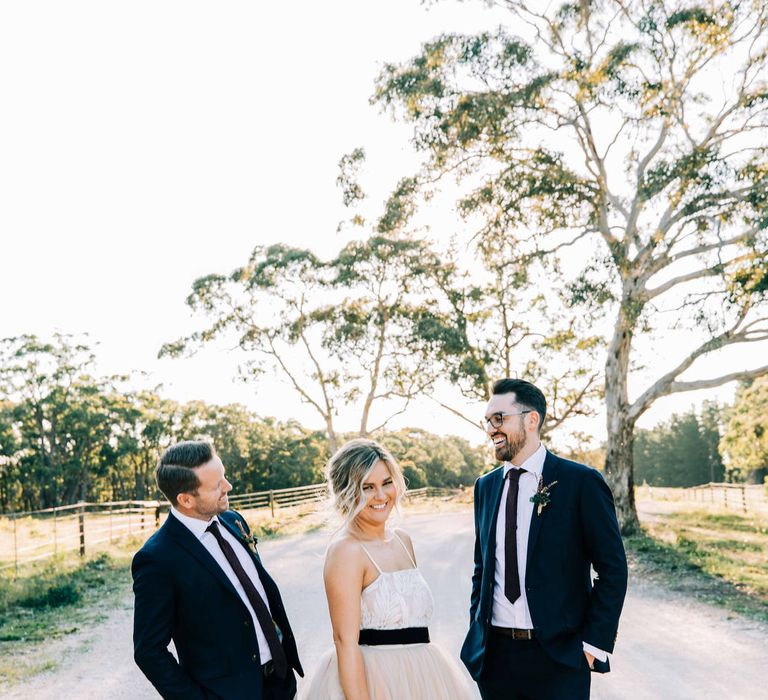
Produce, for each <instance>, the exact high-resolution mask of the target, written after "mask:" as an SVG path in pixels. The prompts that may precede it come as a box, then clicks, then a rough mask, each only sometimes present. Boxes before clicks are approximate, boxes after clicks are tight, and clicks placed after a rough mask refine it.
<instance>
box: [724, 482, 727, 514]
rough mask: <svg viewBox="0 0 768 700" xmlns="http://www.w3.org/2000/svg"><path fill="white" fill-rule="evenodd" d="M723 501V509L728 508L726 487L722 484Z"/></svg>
mask: <svg viewBox="0 0 768 700" xmlns="http://www.w3.org/2000/svg"><path fill="white" fill-rule="evenodd" d="M723 503H725V509H726V510H728V487H727V486H723Z"/></svg>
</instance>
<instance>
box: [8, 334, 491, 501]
mask: <svg viewBox="0 0 768 700" xmlns="http://www.w3.org/2000/svg"><path fill="white" fill-rule="evenodd" d="M86 350H87V349H86V348H73V347H72V346H71V345H70V344H67V343H60V344H56V345H43V344H41V345H39V346H36V347H35V346H30V345H27V346H26V347H25V355H24V356H23V358H18V357H17V358H16V360H17V362H16V363H15V365H11V364H10V363H8V364H6V365H5V372H4V378H5V380H6V392H5V396H6V398H5V399H2V398H0V511H2V512H9V511H20V510H34V509H40V508H48V507H51V506H55V505H68V504H71V503H75V502H77V501H79V500H86V501H109V500H127V499H139V500H146V499H154V498H157V497H159V496H160V494H159V493H158V491H157V489H156V486H155V481H154V474H153V473H154V469H155V466H156V464H157V460H158V457H159V455H160V453H161V452H162V451H163V449H165V448H166V447H168V446H169V445H171V444H172V443H174V442H177V441H179V440H186V439H192V438H206V439H210V440H211V441H212V442H213V444H214V445H215V447H216V450H217V452H218V453H219V455H220V456H221V458H222V460H223V462H224V464H225V466H226V469H227V477H228V478H229V480H230V481H231V482H232V483H233V485H234V489H235V492H236V493H244V492H248V491H258V490H264V489H273V488H285V487H291V486H302V485H305V484H315V483H318V482H320V481H322V479H323V469H324V466H325V463H326V461H327V460H328V457H329V445H328V438H327V435H326V433H325V431H316V430H310V429H308V428H305V427H303V426H301V425H299V424H298V423H296V422H295V421H290V420H289V421H284V422H283V421H278V420H275V419H273V418H262V417H260V416H258V415H256V414H255V413H253V412H252V411H249V410H248V409H246V408H244V407H243V406H240V405H227V406H216V405H210V404H206V403H204V402H202V401H193V402H189V403H178V402H176V401H172V400H169V399H165V398H163V397H161V396H160V395H159V393H158V392H156V391H124V390H121V389H120V387H121V385H122V384H124V383H125V382H124V378H121V377H112V378H108V379H107V378H95V377H93V376H92V375H91V374H89V373H88V372H87V369H88V365H89V364H90V362H91V357H90V356H89V355H87V353H86V352H85V351H86ZM84 353H85V354H84ZM18 360H23V362H19V361H18ZM12 366H13V368H14V371H13V373H10V372H9V371H8V368H9V367H12ZM11 384H12V388H13V390H14V391H13V393H11V392H10V391H9V388H11ZM1 396H2V395H0V397H1ZM11 396H12V397H13V398H11ZM342 437H347V436H342ZM349 437H351V436H349ZM377 437H378V439H380V440H382V441H383V442H384V443H385V444H387V445H388V446H389V447H390V449H391V450H392V451H393V453H394V454H395V455H396V456H397V458H398V459H399V460H400V462H401V464H402V466H403V469H404V472H405V474H406V476H407V478H408V482H409V485H410V486H411V487H412V488H418V487H421V486H458V485H460V484H471V483H472V482H473V480H474V479H475V478H476V477H477V475H478V474H480V473H482V471H483V470H484V468H485V458H486V457H487V456H488V452H487V451H486V450H484V449H482V448H474V447H472V446H470V444H469V443H468V442H467V441H465V440H463V439H461V438H457V437H439V436H436V435H432V434H429V433H427V432H425V431H422V430H401V431H399V432H390V433H380V434H377Z"/></svg>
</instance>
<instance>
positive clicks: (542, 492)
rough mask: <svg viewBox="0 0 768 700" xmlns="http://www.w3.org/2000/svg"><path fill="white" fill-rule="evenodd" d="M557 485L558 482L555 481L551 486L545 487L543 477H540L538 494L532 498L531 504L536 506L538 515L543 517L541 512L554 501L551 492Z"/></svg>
mask: <svg viewBox="0 0 768 700" xmlns="http://www.w3.org/2000/svg"><path fill="white" fill-rule="evenodd" d="M556 483H557V482H556V481H553V482H552V483H551V484H547V485H546V486H544V479H543V478H542V477H541V476H540V477H539V485H538V487H537V488H536V493H534V494H533V496H531V503H535V504H536V515H541V511H542V510H544V508H546V506H547V504H548V503H549V502H550V501H551V500H552V499H551V498H550V497H549V490H550V489H551V488H552V487H553V486H554V485H555V484H556Z"/></svg>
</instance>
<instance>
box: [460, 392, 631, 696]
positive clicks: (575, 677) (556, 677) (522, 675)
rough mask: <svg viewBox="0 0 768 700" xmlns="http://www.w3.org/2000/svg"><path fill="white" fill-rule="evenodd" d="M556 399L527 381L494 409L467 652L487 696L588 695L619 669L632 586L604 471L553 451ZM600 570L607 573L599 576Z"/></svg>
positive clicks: (494, 400) (499, 396)
mask: <svg viewBox="0 0 768 700" xmlns="http://www.w3.org/2000/svg"><path fill="white" fill-rule="evenodd" d="M546 412H547V404H546V399H545V398H544V395H543V394H542V392H541V391H540V390H539V389H538V388H536V387H535V386H534V385H533V384H531V383H529V382H526V381H523V380H520V379H502V380H499V381H497V382H496V383H495V385H494V387H493V395H492V397H491V399H490V401H489V402H488V405H487V407H486V412H485V425H486V431H487V433H488V436H489V437H490V439H491V440H492V442H493V446H494V450H495V455H496V459H497V460H498V461H499V462H501V463H502V464H501V466H499V467H498V468H497V469H495V470H494V471H492V472H490V473H489V474H486V475H484V476H482V477H480V478H479V479H478V480H477V482H476V483H475V567H474V573H473V576H472V595H471V600H470V611H469V612H470V626H469V631H468V633H467V637H466V639H465V641H464V645H463V647H462V650H461V658H462V661H463V662H464V664H465V665H466V667H467V669H468V670H469V672H470V674H471V675H472V677H473V678H474V679H475V681H476V682H477V684H478V687H479V688H480V694H481V695H482V697H483V700H513V699H520V700H584V699H586V698H589V693H590V670H592V671H596V672H598V673H605V672H607V671H608V670H609V668H610V667H609V662H608V654H609V653H611V652H612V651H613V646H614V643H615V641H616V631H617V628H618V624H619V616H620V614H621V608H622V605H623V602H624V595H625V593H626V588H627V561H626V557H625V554H624V546H623V543H622V540H621V534H620V532H619V526H618V523H617V521H616V512H615V509H614V505H613V497H612V495H611V491H610V489H609V488H608V486H607V485H606V483H605V481H604V480H603V477H602V476H601V474H600V472H598V471H596V470H594V469H591V468H589V467H586V466H583V465H581V464H577V463H576V462H571V461H569V460H566V459H562V458H560V457H557V456H556V455H554V454H552V453H551V452H549V451H547V450H546V449H545V448H544V446H543V445H542V444H541V441H540V439H539V435H540V432H541V426H542V424H543V422H544V418H545V417H546ZM591 568H594V570H595V572H596V573H597V578H595V580H594V581H593V580H592V577H591Z"/></svg>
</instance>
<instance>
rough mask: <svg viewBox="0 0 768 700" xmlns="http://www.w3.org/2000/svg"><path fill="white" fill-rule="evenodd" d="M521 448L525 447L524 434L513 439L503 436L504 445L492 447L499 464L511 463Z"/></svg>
mask: <svg viewBox="0 0 768 700" xmlns="http://www.w3.org/2000/svg"><path fill="white" fill-rule="evenodd" d="M523 447H525V433H522V434H520V435H515V436H513V437H510V436H508V435H505V436H504V443H503V444H501V445H499V446H498V447H496V446H494V452H495V453H496V459H497V460H499V462H511V461H512V460H513V459H514V458H515V457H517V455H519V454H520V452H521V451H522V449H523Z"/></svg>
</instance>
